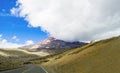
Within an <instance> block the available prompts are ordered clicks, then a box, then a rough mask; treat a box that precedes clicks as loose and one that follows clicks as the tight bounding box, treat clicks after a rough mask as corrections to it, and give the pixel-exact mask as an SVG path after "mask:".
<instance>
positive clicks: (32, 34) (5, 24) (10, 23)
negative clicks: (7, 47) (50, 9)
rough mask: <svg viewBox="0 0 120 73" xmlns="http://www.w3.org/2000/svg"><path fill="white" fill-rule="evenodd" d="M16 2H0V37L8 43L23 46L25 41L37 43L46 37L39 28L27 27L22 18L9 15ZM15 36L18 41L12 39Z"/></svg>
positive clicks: (8, 0) (12, 0)
mask: <svg viewBox="0 0 120 73" xmlns="http://www.w3.org/2000/svg"><path fill="white" fill-rule="evenodd" d="M15 5H16V0H0V35H2V38H3V39H6V40H7V41H8V42H13V43H19V44H24V43H25V42H26V41H27V40H32V41H34V42H39V41H40V40H43V39H45V38H47V37H48V35H47V33H45V32H43V31H41V29H40V28H39V27H37V28H33V27H28V22H26V21H25V20H24V19H23V18H20V17H16V16H13V15H11V13H10V9H11V8H13V7H15ZM14 36H16V38H17V39H19V41H15V40H13V39H12V38H13V37H14Z"/></svg>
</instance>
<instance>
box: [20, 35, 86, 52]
mask: <svg viewBox="0 0 120 73" xmlns="http://www.w3.org/2000/svg"><path fill="white" fill-rule="evenodd" d="M85 44H87V43H84V42H77V41H76V42H66V41H63V40H59V39H55V38H53V37H49V38H47V39H45V40H43V41H41V42H39V43H36V44H33V45H27V46H23V47H20V48H22V49H26V50H29V51H60V50H68V49H73V48H77V47H81V46H83V45H85Z"/></svg>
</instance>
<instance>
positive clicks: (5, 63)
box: [0, 49, 40, 71]
mask: <svg viewBox="0 0 120 73" xmlns="http://www.w3.org/2000/svg"><path fill="white" fill-rule="evenodd" d="M38 57H40V56H38V55H36V54H31V53H30V52H27V51H24V50H19V49H0V71H2V70H7V69H12V68H18V67H21V66H23V65H24V63H25V62H27V61H29V60H31V59H34V58H38Z"/></svg>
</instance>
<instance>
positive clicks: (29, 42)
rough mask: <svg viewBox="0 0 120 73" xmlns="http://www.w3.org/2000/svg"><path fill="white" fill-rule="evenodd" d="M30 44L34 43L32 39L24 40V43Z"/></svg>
mask: <svg viewBox="0 0 120 73" xmlns="http://www.w3.org/2000/svg"><path fill="white" fill-rule="evenodd" d="M32 44H34V41H32V40H27V41H26V42H25V45H32Z"/></svg>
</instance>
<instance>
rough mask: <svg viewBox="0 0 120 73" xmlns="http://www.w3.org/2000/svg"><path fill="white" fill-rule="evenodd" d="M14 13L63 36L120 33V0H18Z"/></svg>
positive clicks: (95, 37) (93, 37) (94, 37)
mask: <svg viewBox="0 0 120 73" xmlns="http://www.w3.org/2000/svg"><path fill="white" fill-rule="evenodd" d="M11 13H12V14H13V15H16V16H20V17H24V19H25V20H26V21H28V22H29V25H31V26H33V27H40V28H42V29H43V31H46V32H48V33H49V34H50V35H51V36H53V37H55V38H58V39H62V40H68V41H76V40H81V41H89V40H98V39H103V38H107V37H111V36H113V35H119V34H120V0H18V1H17V2H16V7H14V8H12V9H11Z"/></svg>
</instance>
